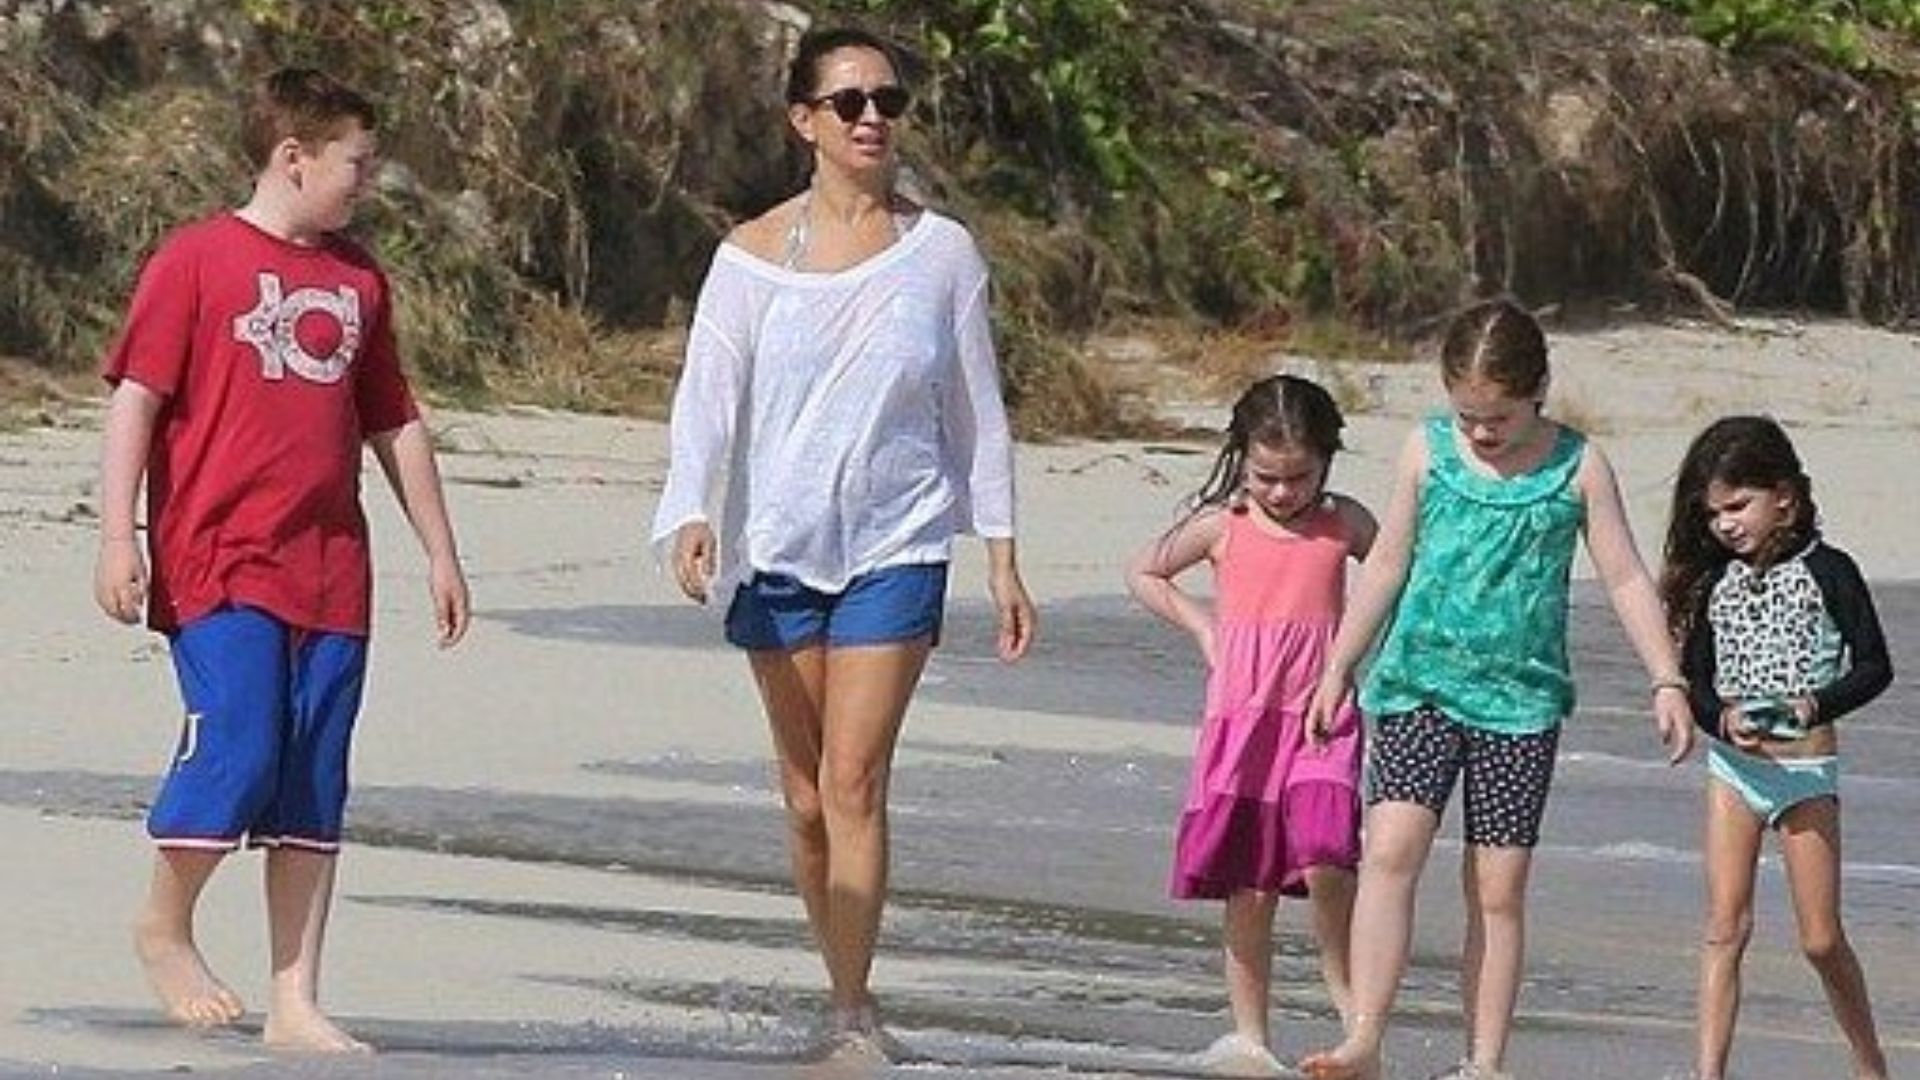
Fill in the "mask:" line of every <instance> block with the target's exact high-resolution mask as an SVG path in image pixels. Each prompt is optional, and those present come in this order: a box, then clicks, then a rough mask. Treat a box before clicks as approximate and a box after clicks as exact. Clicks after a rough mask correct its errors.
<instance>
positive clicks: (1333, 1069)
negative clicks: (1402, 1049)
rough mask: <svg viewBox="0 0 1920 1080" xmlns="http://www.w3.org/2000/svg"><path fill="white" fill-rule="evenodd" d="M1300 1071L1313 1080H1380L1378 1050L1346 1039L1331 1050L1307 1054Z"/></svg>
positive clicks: (1301, 1062) (1302, 1060) (1301, 1063)
mask: <svg viewBox="0 0 1920 1080" xmlns="http://www.w3.org/2000/svg"><path fill="white" fill-rule="evenodd" d="M1300 1070H1301V1071H1302V1072H1304V1073H1306V1074H1307V1075H1308V1076H1310V1077H1312V1078H1313V1080H1380V1049H1379V1048H1378V1047H1373V1046H1367V1045H1365V1044H1356V1043H1355V1042H1354V1041H1353V1040H1352V1039H1348V1040H1347V1041H1346V1042H1343V1043H1341V1044H1340V1045H1339V1046H1337V1047H1335V1048H1333V1049H1332V1050H1322V1051H1320V1052H1319V1053H1317V1054H1308V1055H1307V1056H1306V1057H1305V1058H1302V1059H1301V1061H1300Z"/></svg>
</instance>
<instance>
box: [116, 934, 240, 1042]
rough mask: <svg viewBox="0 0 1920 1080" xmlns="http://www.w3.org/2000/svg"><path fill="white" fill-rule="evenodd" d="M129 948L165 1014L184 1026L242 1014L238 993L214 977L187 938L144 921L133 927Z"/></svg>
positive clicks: (211, 1024)
mask: <svg viewBox="0 0 1920 1080" xmlns="http://www.w3.org/2000/svg"><path fill="white" fill-rule="evenodd" d="M133 951H134V954H135V955H136V956H138V957H139V958H140V966H141V967H142V968H144V969H145V970H146V973H147V983H148V985H150V986H152V987H153V992H154V995H155V996H156V997H158V998H159V999H160V1004H161V1007H162V1008H164V1009H165V1010H166V1013H167V1017H168V1018H169V1019H171V1020H172V1021H174V1022H175V1023H177V1024H184V1025H186V1026H187V1027H195V1028H210V1027H221V1026H223V1025H226V1024H231V1023H233V1022H234V1021H236V1020H238V1019H240V1017H241V1016H243V1015H245V1013H246V1011H247V1009H246V1006H245V1005H242V1004H241V1003H240V995H238V994H236V993H234V992H233V991H232V990H230V989H228V987H227V984H225V983H223V982H221V981H220V980H219V979H217V978H215V977H214V974H213V972H212V971H211V970H209V969H208V967H207V962H206V960H205V958H203V957H202V956H201V955H200V950H199V948H197V947H196V946H195V945H194V943H193V940H192V939H191V938H182V937H180V936H179V935H177V934H172V933H168V932H167V931H165V930H163V929H160V928H158V927H155V926H151V925H148V924H144V923H143V924H141V925H139V926H136V927H135V928H134V931H133Z"/></svg>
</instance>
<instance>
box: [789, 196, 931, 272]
mask: <svg viewBox="0 0 1920 1080" xmlns="http://www.w3.org/2000/svg"><path fill="white" fill-rule="evenodd" d="M888 202H889V203H891V204H892V206H891V209H890V210H889V212H888V215H887V217H888V220H889V222H890V223H891V224H892V226H893V239H892V241H890V242H889V244H890V245H891V244H895V243H899V242H900V238H901V237H902V236H905V235H906V234H907V230H908V229H910V228H912V227H913V220H914V218H915V217H917V216H919V209H918V208H917V207H913V206H912V204H910V203H907V202H906V201H905V200H904V199H897V198H895V197H894V196H892V195H889V196H888ZM812 242H813V188H812V187H811V186H809V187H808V188H807V190H806V192H805V193H804V194H802V195H801V196H800V212H799V213H797V214H795V215H794V216H793V224H791V225H789V226H787V237H786V242H785V243H784V244H782V245H781V249H780V267H781V269H784V270H798V269H800V263H801V260H803V259H805V258H806V257H807V248H808V247H809V245H811V244H812Z"/></svg>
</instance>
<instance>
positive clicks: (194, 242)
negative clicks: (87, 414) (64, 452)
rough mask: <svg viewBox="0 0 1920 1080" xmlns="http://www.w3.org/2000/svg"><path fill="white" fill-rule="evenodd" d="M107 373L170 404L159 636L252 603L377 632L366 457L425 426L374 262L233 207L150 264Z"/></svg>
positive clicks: (158, 517)
mask: <svg viewBox="0 0 1920 1080" xmlns="http://www.w3.org/2000/svg"><path fill="white" fill-rule="evenodd" d="M104 375H105V376H106V378H107V380H108V381H109V382H113V383H118V382H119V381H120V380H121V379H132V380H134V381H135V382H137V383H139V384H140V385H142V386H144V387H146V388H147V389H149V390H152V391H153V392H154V393H156V394H159V395H161V396H162V397H164V398H165V399H166V401H165V404H164V405H163V406H162V408H161V410H160V414H159V417H158V422H157V428H156V430H155V432H154V439H153V449H152V453H151V455H150V457H149V458H148V462H147V546H148V549H149V551H150V552H151V561H152V596H151V598H150V602H149V603H148V605H147V622H148V623H149V624H150V625H151V626H152V627H153V628H154V629H156V630H160V631H171V630H173V629H175V628H177V627H179V626H181V625H182V624H184V623H187V622H191V621H192V620H194V619H196V618H198V617H200V616H202V615H205V614H207V613H208V612H211V611H213V610H214V609H216V608H218V607H220V606H222V605H225V604H245V605H249V606H253V607H258V608H261V609H263V610H265V611H267V612H269V613H271V614H273V615H274V616H275V617H277V618H279V619H281V620H282V621H284V622H286V623H287V624H289V625H291V626H297V627H301V628H303V629H309V630H324V631H333V632H337V633H348V634H365V633H366V632H367V630H368V621H369V610H370V608H371V606H372V591H373V588H372V586H373V571H372V564H371V559H370V557H369V554H368V545H367V522H366V518H365V516H364V515H363V514H362V513H361V510H360V461H361V452H360V446H361V442H362V440H363V439H365V438H366V437H367V436H369V435H377V434H380V433H382V432H386V431H392V430H394V429H396V428H398V427H400V426H402V425H404V424H406V423H407V422H408V421H410V420H412V419H414V418H415V417H416V416H418V415H419V413H418V410H417V409H416V407H415V406H414V402H413V396H412V394H411V393H409V392H408V389H407V383H406V379H405V377H404V376H403V375H402V374H401V371H400V363H399V357H398V354H397V351H396V350H395V347H394V338H393V318H392V307H391V302H390V298H389V294H388V286H387V280H386V276H385V275H384V274H382V273H381V272H380V268H379V267H378V266H377V265H375V263H374V261H373V259H372V257H371V256H369V255H368V254H367V253H366V252H365V251H363V250H361V249H360V248H359V247H358V246H356V245H354V244H353V243H351V242H349V241H347V240H346V239H344V238H340V237H330V238H329V239H328V240H327V241H326V242H325V243H322V244H320V245H317V246H314V247H303V246H300V245H298V244H293V243H289V242H287V241H284V240H280V239H277V238H275V237H273V236H271V235H269V234H267V233H265V232H262V231H261V230H259V229H257V228H255V227H254V226H252V225H250V224H248V223H247V222H245V221H243V220H242V219H241V218H239V217H238V216H236V215H234V214H231V213H223V214H219V215H216V216H214V217H211V218H208V219H206V220H204V221H199V222H196V223H194V224H191V225H187V226H185V227H183V228H180V229H178V230H176V231H175V232H174V233H173V234H172V235H170V236H168V237H167V238H166V240H165V241H164V242H162V243H161V245H160V247H159V248H158V249H157V250H156V251H155V252H154V253H153V255H152V257H150V258H149V259H148V260H147V264H146V266H145V268H144V269H142V271H141V273H140V282H139V284H138V285H137V286H136V287H135V289H134V293H133V302H132V304H131V305H130V306H129V309H128V312H127V322H126V329H125V331H124V332H123V333H122V335H121V338H120V342H119V344H118V345H116V346H115V347H114V349H113V351H112V353H111V354H109V355H108V357H107V360H106V365H105V370H104Z"/></svg>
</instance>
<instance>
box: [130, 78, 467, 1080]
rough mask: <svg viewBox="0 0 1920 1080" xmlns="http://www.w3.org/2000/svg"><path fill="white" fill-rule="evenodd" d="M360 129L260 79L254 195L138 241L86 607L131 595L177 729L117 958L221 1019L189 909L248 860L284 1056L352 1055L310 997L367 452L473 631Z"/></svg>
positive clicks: (440, 587) (357, 601)
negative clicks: (361, 242) (371, 208)
mask: <svg viewBox="0 0 1920 1080" xmlns="http://www.w3.org/2000/svg"><path fill="white" fill-rule="evenodd" d="M374 124H375V115H374V110H373V108H372V106H371V105H369V104H368V102H367V101H366V99H364V98H362V97H361V96H360V95H358V94H356V93H355V92H354V91H352V90H350V89H348V88H347V87H345V86H343V85H341V84H340V83H338V82H336V81H334V80H333V79H331V78H329V77H328V76H326V75H324V74H322V73H320V72H317V71H313V70H308V69H292V68H289V69H284V70H281V71H278V72H275V73H274V74H273V75H271V76H269V77H268V78H267V79H266V80H265V81H264V82H263V83H262V84H261V86H260V87H259V89H258V90H257V92H256V93H255V95H254V97H253V100H252V101H251V103H250V105H249V107H248V111H247V116H246V124H245V128H244V130H243V137H244V141H245V148H246V151H247V155H248V157H249V159H250V160H251V161H252V163H253V164H254V165H255V167H256V168H257V169H258V170H259V172H258V175H257V177H256V179H255V181H254V189H253V194H252V197H251V198H249V199H248V200H247V203H246V205H244V206H242V207H240V208H239V209H238V210H236V211H232V212H225V213H220V214H217V215H214V216H213V217H210V218H207V219H205V220H202V221H198V222H195V223H193V224H190V225H187V226H185V227H183V228H180V229H178V230H176V231H175V232H173V233H172V234H171V235H170V236H168V237H167V238H166V239H165V241H163V242H162V243H161V245H160V246H159V248H158V249H157V250H155V251H154V253H153V255H152V257H151V258H150V259H149V260H148V261H147V264H146V267H145V268H144V269H143V270H142V271H141V274H140V281H139V284H138V285H137V286H136V288H135V290H134V294H133V300H132V303H131V304H130V305H129V309H128V313H127V321H126V327H125V330H124V332H123V334H122V336H121V339H120V341H119V344H118V345H117V346H116V347H115V348H114V350H113V352H112V354H111V355H110V356H108V358H107V361H106V366H105V376H106V379H107V381H108V382H109V383H110V384H111V385H112V386H113V394H112V398H111V402H110V405H109V407H108V412H107V420H106V434H105V444H106V446H105V451H104V454H103V456H102V466H101V503H102V509H101V518H100V527H101V528H100V555H99V561H98V564H97V567H96V569H95V573H94V595H95V599H96V600H98V601H99V604H100V606H101V608H102V609H103V610H105V611H106V613H107V614H108V615H110V616H112V617H113V618H115V619H118V620H120V621H122V622H126V623H132V622H135V621H136V620H138V619H139V617H140V612H141V609H142V606H143V604H144V606H145V609H146V615H147V622H148V624H149V625H150V626H152V627H153V628H154V629H155V630H158V631H160V632H162V633H164V634H166V635H167V636H168V639H169V642H170V645H171V651H172V654H173V660H174V668H175V670H176V673H177V674H178V676H179V682H180V691H181V696H182V698H183V699H184V702H185V705H186V714H187V715H186V724H185V726H184V729H183V731H182V733H181V736H180V744H179V748H178V750H177V752H176V754H175V756H174V760H173V762H172V763H171V765H170V767H169V769H168V772H167V776H166V778H165V780H164V781H163V783H162V785H161V789H160V793H159V795H158V797H157V798H156V799H155V800H154V805H153V808H152V811H151V812H150V814H149V815H148V819H147V831H148V833H149V834H150V835H152V837H153V839H154V841H155V843H156V844H157V846H158V852H157V855H156V857H155V861H154V872H153V884H152V887H151V891H150V892H149V894H148V898H147V902H146V906H145V908H144V909H143V910H142V912H141V914H140V918H139V921H138V923H137V925H136V927H135V934H134V940H135V945H136V947H137V950H138V953H139V957H140V962H141V964H142V965H143V966H144V967H145V969H146V974H147V978H148V980H149V981H150V982H151V983H152V984H153V988H154V990H155V992H156V993H157V994H158V995H159V997H160V1000H161V1002H162V1004H163V1005H164V1006H165V1007H166V1010H167V1012H168V1014H169V1015H170V1016H171V1017H172V1018H173V1019H174V1020H176V1021H179V1022H180V1023H184V1024H188V1025H192V1026H214V1025H221V1024H228V1023H232V1022H233V1021H235V1020H237V1019H239V1018H240V1016H241V1014H242V1012H243V1009H242V1006H241V1004H240V1000H239V998H238V997H237V996H236V995H235V994H234V992H233V991H232V990H231V989H229V988H228V987H227V986H226V985H225V984H223V983H222V982H221V981H220V980H219V979H217V978H216V977H215V976H214V975H213V973H212V972H211V971H210V970H208V968H207V965H206V962H205V960H204V959H203V958H202V956H201V954H200V951H199V949H198V948H197V947H196V945H195V944H194V936H193V916H194V909H195V906H196V904H197V902H198V900H199V897H200V893H201V890H202V888H204V887H205V885H206V883H207V880H208V878H209V877H211V876H212V874H213V871H214V869H215V868H216V867H217V866H218V865H219V863H220V860H221V859H222V858H223V857H224V856H225V855H226V854H227V852H229V851H232V850H234V849H236V848H238V847H239V846H240V845H241V844H242V843H247V844H249V845H252V846H262V847H266V848H267V849H268V851H267V856H266V886H267V889H266V891H267V922H268V932H269V937H270V939H271V941H270V944H271V949H272V991H271V999H270V1001H269V1003H268V1007H267V1018H266V1025H265V1038H266V1041H267V1042H268V1043H270V1044H273V1045H275V1046H280V1047H288V1048H293V1049H300V1050H319V1051H352V1050H365V1049H367V1047H366V1045H365V1044H364V1043H361V1042H360V1041H358V1040H356V1039H354V1038H353V1037H352V1036H350V1035H348V1034H347V1033H346V1032H344V1031H342V1030H340V1028H338V1027H337V1026H335V1025H334V1023H333V1022H332V1021H331V1020H329V1019H328V1018H327V1016H326V1015H325V1014H324V1013H323V1012H321V1011H320V1006H319V972H320V949H321V944H322V940H323V937H324V934H325V929H326V920H327V913H328V909H329V907H330V905H331V901H332V897H333V879H334V867H335V860H336V856H337V854H338V851H339V841H340V829H341V824H340V823H341V813H342V810H343V808H344V805H345V802H346V791H347V757H348V746H349V743H350V741H351V736H352V731H353V723H354V718H355V716H356V714H357V713H358V711H359V706H360V696H361V686H362V681H363V678H364V675H365V670H366V642H367V634H368V629H369V625H368V624H369V608H370V606H371V592H372V572H371V566H370V559H369V555H368V545H367V526H366V519H365V517H364V515H363V514H362V512H361V507H360V461H361V445H362V443H363V442H364V443H366V444H368V445H371V446H372V448H373V452H374V456H375V457H377V458H378V459H379V461H380V465H381V467H382V469H383V470H384V472H385V473H386V476H387V480H388V482H389V483H390V484H391V485H392V487H393V490H394V494H395V495H396V496H397V497H398V499H399V502H400V505H401V507H402V508H403V509H404V510H405V512H406V515H407V520H408V521H410V522H411V523H412V525H413V528H414V531H415V532H416V533H417V534H418V536H419V538H420V542H421V544H422V546H423V547H424V548H425V549H426V554H427V559H428V564H429V571H428V582H429V586H430V589H431V592H432V598H433V607H434V616H435V620H436V623H437V628H438V634H439V640H440V644H441V645H442V646H448V645H452V644H454V643H455V642H457V641H459V640H460V638H461V636H462V635H463V634H465V632H466V629H467V621H468V615H469V606H468V598H467V585H466V580H465V577H464V576H463V575H462V573H461V570H460V562H459V557H458V555H457V554H456V552H455V550H454V540H453V529H452V526H451V525H450V524H449V522H448V519H447V511H446V503H445V500H444V498H443V496H442V494H441V488H440V475H439V470H438V468H437V466H436V465H435V463H434V456H433V447H432V444H431V442H430V440H429V437H428V433H427V429H426V427H425V425H424V424H423V423H422V422H421V420H420V415H419V411H418V409H417V408H416V407H415V405H414V402H413V397H412V395H411V394H410V392H409V391H408V389H407V383H406V379H405V378H404V376H403V375H402V374H401V371H400V364H399V359H398V357H397V355H396V352H395V347H394V332H393V306H392V300H391V297H390V295H389V290H388V284H387V279H386V277H385V275H383V274H382V273H381V272H380V269H379V267H378V266H377V265H375V263H374V261H373V259H372V258H371V257H370V256H369V255H368V254H367V253H366V252H365V251H363V250H361V249H360V248H359V247H358V246H356V245H354V244H353V243H352V242H350V241H348V240H347V239H345V238H344V237H342V236H341V235H340V234H339V231H340V230H341V229H344V228H345V227H346V225H347V224H348V222H349V220H350V219H351V218H352V215H353V207H354V203H355V202H356V201H357V200H358V199H359V198H360V196H361V195H362V194H364V192H365V191H366V189H367V185H368V183H369V182H370V181H371V179H372V177H373V175H374V172H375V168H376V164H375V163H376V158H375V143H374V135H373V131H374ZM143 477H144V479H145V481H146V489H147V491H146V494H147V546H148V550H149V553H150V555H151V560H152V572H151V576H149V573H148V570H147V565H146V562H145V561H144V560H143V559H142V558H141V553H140V550H139V547H138V545H137V542H136V540H135V525H134V504H135V501H136V499H137V497H138V493H139V490H140V486H141V481H142V479H143Z"/></svg>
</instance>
